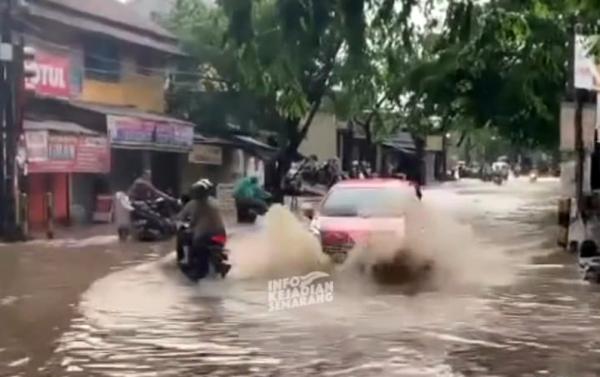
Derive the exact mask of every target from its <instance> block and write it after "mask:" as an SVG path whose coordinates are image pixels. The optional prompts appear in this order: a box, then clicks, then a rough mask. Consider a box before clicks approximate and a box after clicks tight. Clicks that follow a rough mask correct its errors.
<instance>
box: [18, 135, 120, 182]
mask: <svg viewBox="0 0 600 377" xmlns="http://www.w3.org/2000/svg"><path fill="white" fill-rule="evenodd" d="M38 132H39V131H34V132H26V133H25V140H26V150H27V169H28V172H29V173H108V172H110V162H111V161H110V148H109V144H108V140H107V139H106V138H105V137H100V136H98V137H96V136H79V135H68V136H63V135H52V134H50V135H48V136H47V138H46V140H47V144H46V146H45V147H41V145H40V144H39V143H40V139H38V138H36V135H31V134H37V133H38ZM30 140H35V142H34V143H33V144H32V143H30ZM36 143H37V144H36ZM42 151H45V154H43V153H42ZM32 156H33V157H32Z"/></svg>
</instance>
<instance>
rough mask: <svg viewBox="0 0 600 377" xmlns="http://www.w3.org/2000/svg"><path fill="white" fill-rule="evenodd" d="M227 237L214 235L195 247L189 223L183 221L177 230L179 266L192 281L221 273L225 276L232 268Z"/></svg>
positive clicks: (195, 281)
mask: <svg viewBox="0 0 600 377" xmlns="http://www.w3.org/2000/svg"><path fill="white" fill-rule="evenodd" d="M226 242H227V238H226V237H225V236H213V237H210V238H209V239H207V240H206V242H205V243H204V244H203V245H201V246H199V247H198V248H197V249H195V248H194V247H193V235H192V231H191V229H190V225H189V223H182V224H179V226H178V231H177V266H178V267H179V270H180V271H181V272H182V273H183V274H184V275H185V276H186V277H187V278H188V279H190V280H191V281H192V282H194V283H197V282H198V281H199V280H201V279H204V278H206V277H208V276H214V275H220V276H221V278H225V277H226V276H227V274H228V273H229V270H230V269H231V265H230V264H229V263H227V261H228V259H229V257H228V254H229V252H228V250H227V249H225V244H226Z"/></svg>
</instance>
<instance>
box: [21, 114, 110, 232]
mask: <svg viewBox="0 0 600 377" xmlns="http://www.w3.org/2000/svg"><path fill="white" fill-rule="evenodd" d="M24 127H25V132H24V140H25V148H26V156H27V157H26V161H27V162H26V167H25V172H24V173H25V174H24V178H23V179H24V185H22V186H23V188H24V190H26V193H27V196H28V203H29V207H28V219H29V223H30V225H31V226H33V227H34V228H35V227H39V226H42V225H43V224H45V223H46V221H47V220H48V211H47V208H48V205H49V200H52V202H53V210H54V211H53V213H54V219H55V220H56V221H58V222H60V223H63V224H70V223H72V222H74V221H76V222H86V221H88V220H89V219H90V217H91V213H92V211H93V205H94V198H95V196H96V191H97V190H98V187H97V184H96V182H98V181H99V180H101V179H102V177H103V176H104V175H105V174H107V173H108V172H109V171H110V164H111V156H110V148H109V144H108V140H107V138H106V137H104V136H102V135H100V134H97V133H94V132H91V131H89V130H86V129H84V128H82V127H80V126H78V125H75V124H71V123H66V122H57V121H44V122H34V121H26V122H25V125H24ZM49 195H51V198H52V199H50V197H49Z"/></svg>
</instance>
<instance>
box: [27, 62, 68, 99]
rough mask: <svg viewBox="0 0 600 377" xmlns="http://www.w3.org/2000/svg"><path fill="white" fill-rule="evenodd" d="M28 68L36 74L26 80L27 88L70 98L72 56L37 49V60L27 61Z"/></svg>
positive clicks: (49, 94)
mask: <svg viewBox="0 0 600 377" xmlns="http://www.w3.org/2000/svg"><path fill="white" fill-rule="evenodd" d="M26 69H28V70H32V71H34V72H36V75H35V76H34V77H31V78H27V79H26V80H25V87H26V88H27V90H30V91H33V92H35V93H36V94H41V95H46V96H52V97H61V98H69V97H70V96H71V83H70V75H71V58H70V57H69V56H60V55H54V54H50V53H48V52H44V51H36V54H35V61H32V62H29V63H27V66H26Z"/></svg>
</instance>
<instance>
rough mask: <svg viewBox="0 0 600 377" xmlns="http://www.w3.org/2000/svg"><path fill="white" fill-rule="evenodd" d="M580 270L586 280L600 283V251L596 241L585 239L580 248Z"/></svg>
mask: <svg viewBox="0 0 600 377" xmlns="http://www.w3.org/2000/svg"><path fill="white" fill-rule="evenodd" d="M579 272H580V275H581V278H582V279H583V280H584V281H587V282H589V283H593V284H600V253H599V252H598V246H597V245H596V243H595V242H594V241H589V240H586V241H583V242H582V243H581V248H580V250H579Z"/></svg>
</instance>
